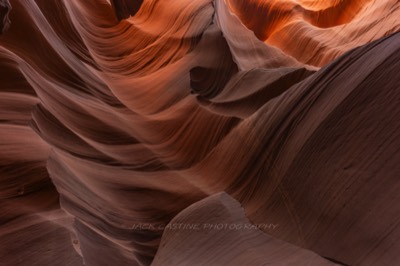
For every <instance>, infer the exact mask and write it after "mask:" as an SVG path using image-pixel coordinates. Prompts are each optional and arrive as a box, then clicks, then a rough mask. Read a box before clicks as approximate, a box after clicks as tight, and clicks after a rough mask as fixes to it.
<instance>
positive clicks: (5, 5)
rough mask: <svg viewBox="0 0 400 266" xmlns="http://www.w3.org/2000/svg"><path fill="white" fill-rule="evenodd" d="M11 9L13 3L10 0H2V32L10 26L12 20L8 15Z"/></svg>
mask: <svg viewBox="0 0 400 266" xmlns="http://www.w3.org/2000/svg"><path fill="white" fill-rule="evenodd" d="M10 11H11V4H10V2H9V1H8V0H1V1H0V34H3V33H4V32H5V31H7V30H8V28H9V27H10V24H11V21H10V19H9V17H8V15H9V13H10Z"/></svg>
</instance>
